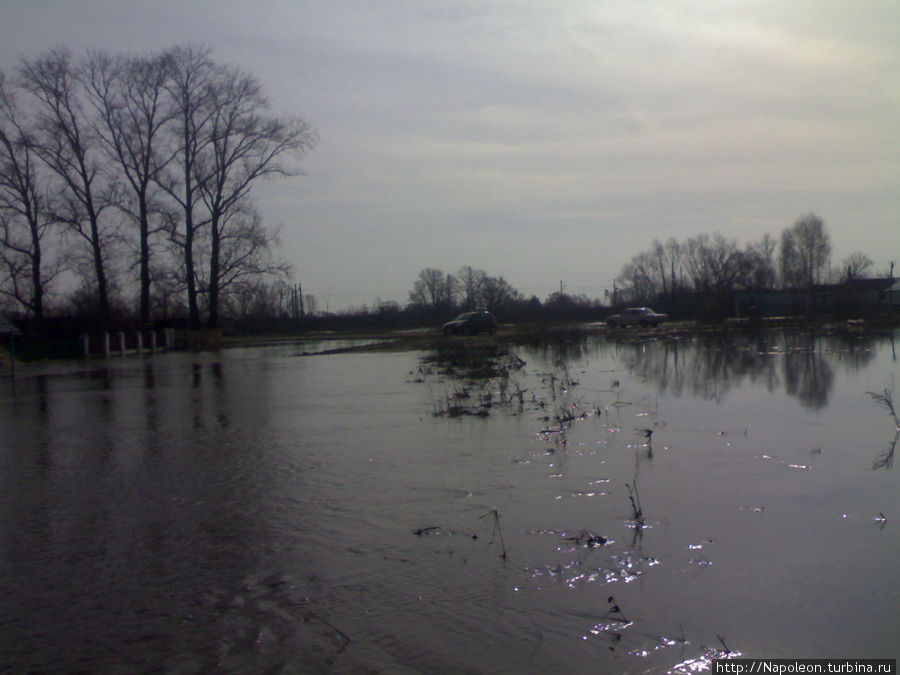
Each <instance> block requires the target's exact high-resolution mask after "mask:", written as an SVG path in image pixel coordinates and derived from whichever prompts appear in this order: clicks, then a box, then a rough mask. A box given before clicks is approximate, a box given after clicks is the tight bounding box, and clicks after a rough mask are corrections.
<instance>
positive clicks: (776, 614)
mask: <svg viewBox="0 0 900 675" xmlns="http://www.w3.org/2000/svg"><path fill="white" fill-rule="evenodd" d="M326 348H327V346H326ZM315 349H316V348H315V347H311V346H309V345H282V346H279V347H271V348H254V349H234V350H226V351H223V352H221V353H218V354H202V355H190V354H168V355H162V354H161V355H156V356H153V357H147V358H144V359H136V358H127V359H118V360H116V359H113V360H111V361H109V362H89V363H86V362H73V363H68V364H62V365H60V364H55V365H54V366H53V368H52V369H47V368H43V367H40V366H30V367H28V368H22V369H20V372H19V373H17V380H16V382H15V388H14V390H13V387H12V386H11V385H12V382H11V381H10V380H8V379H6V380H3V381H0V430H2V431H0V588H2V598H3V602H2V603H0V664H2V668H4V669H8V670H9V671H10V672H47V673H54V672H73V671H77V672H166V673H170V672H172V673H206V672H235V673H237V672H284V673H294V672H296V673H306V672H335V673H366V672H372V673H374V672H391V673H418V672H422V673H461V672H468V673H523V672H535V673H537V672H571V673H576V672H577V673H584V672H695V671H696V670H698V669H702V668H704V667H707V668H708V666H709V663H710V660H711V659H713V658H716V657H721V656H723V655H725V654H726V653H728V654H730V656H732V657H736V656H744V657H771V658H793V657H810V658H812V657H815V658H825V657H873V658H874V657H880V658H896V657H897V655H898V651H900V648H898V647H900V578H898V572H897V570H898V569H900V568H898V564H897V561H898V559H900V536H898V529H897V528H898V526H900V474H898V470H900V469H898V468H895V467H894V466H893V462H892V459H893V458H892V457H891V456H890V452H891V451H892V450H893V448H894V447H895V446H896V444H897V432H896V430H895V424H894V421H893V420H892V419H891V417H890V414H889V413H888V412H887V410H886V409H885V408H884V407H882V406H879V405H878V404H877V403H876V402H875V401H874V400H873V399H872V398H871V397H868V396H866V392H868V391H875V392H883V391H884V390H885V389H886V388H895V387H896V388H897V389H898V390H900V365H898V361H897V356H896V351H897V347H896V345H895V343H894V339H893V336H891V335H881V336H863V335H846V336H819V337H812V336H808V335H801V334H797V333H768V334H765V335H761V336H753V337H749V336H743V337H728V336H708V337H704V338H700V337H695V338H681V339H678V340H672V339H658V338H657V339H653V338H646V339H644V338H636V337H633V336H632V337H628V338H627V339H622V340H620V341H618V342H616V341H613V340H607V339H606V338H604V337H602V336H595V337H591V338H587V339H585V340H581V341H571V342H568V343H565V344H559V345H552V344H548V345H543V346H535V347H530V348H526V347H519V348H516V349H515V353H516V355H517V356H518V357H519V358H520V359H521V360H523V361H524V362H525V365H524V367H522V368H520V369H515V368H513V369H512V370H510V371H508V372H507V373H505V375H500V376H496V377H494V378H493V379H489V380H479V381H473V382H468V383H466V382H464V381H461V380H458V379H455V378H453V377H451V376H448V375H442V374H441V373H440V372H439V371H440V370H441V368H440V367H439V366H436V365H435V364H430V365H427V366H423V364H422V361H421V359H422V357H423V356H425V354H423V353H421V352H403V353H360V354H353V353H351V354H334V355H327V356H301V354H302V353H303V352H304V351H307V352H308V351H315ZM897 398H898V399H900V393H898V396H897ZM451 404H453V405H455V406H457V407H456V408H454V409H453V410H454V412H455V413H457V414H453V415H451V414H448V412H449V411H450V410H451V408H450V406H451ZM477 410H482V411H484V414H483V415H470V414H466V412H473V411H477ZM646 430H650V431H652V433H651V434H650V435H649V436H648V433H647V431H646ZM629 488H632V489H633V490H634V488H636V491H633V492H632V496H633V497H635V498H636V500H635V501H636V503H639V505H640V509H641V511H642V513H641V516H642V519H643V527H640V523H639V522H636V518H635V516H636V514H635V512H634V509H633V507H632V503H631V500H630V499H629ZM882 517H884V518H885V520H882ZM504 550H505V552H506V555H505V557H503V555H502V554H503V551H504ZM610 598H612V600H610Z"/></svg>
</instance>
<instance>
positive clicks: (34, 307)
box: [0, 73, 59, 319]
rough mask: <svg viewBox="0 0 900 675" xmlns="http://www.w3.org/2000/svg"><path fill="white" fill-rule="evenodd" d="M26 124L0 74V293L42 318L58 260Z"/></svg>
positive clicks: (44, 187) (45, 183)
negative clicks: (51, 248)
mask: <svg viewBox="0 0 900 675" xmlns="http://www.w3.org/2000/svg"><path fill="white" fill-rule="evenodd" d="M29 124H30V121H29V120H28V119H27V118H26V116H25V115H24V114H23V113H22V111H21V110H20V108H19V106H18V105H17V103H16V100H15V97H14V95H13V92H12V91H11V89H10V87H8V86H7V83H6V81H5V78H4V76H3V74H2V73H0V263H2V265H0V295H5V296H7V297H8V298H11V299H13V300H15V301H16V302H17V303H18V304H19V305H20V306H21V307H24V308H25V309H26V310H27V311H28V312H30V313H31V315H32V316H34V317H35V318H37V319H42V318H43V317H44V311H45V296H46V293H47V290H48V288H49V286H50V283H51V282H52V280H53V279H54V277H55V276H56V275H57V274H58V272H59V264H58V261H52V262H48V261H49V255H48V252H47V250H46V241H47V239H48V235H49V234H50V233H51V227H52V226H53V224H54V219H53V216H52V213H51V211H52V208H51V207H52V204H51V201H50V199H51V196H50V194H49V190H48V183H49V181H48V177H47V175H46V174H45V173H43V172H42V168H43V167H42V166H41V165H40V162H39V161H38V158H37V156H36V154H35V152H34V147H33V142H34V141H33V131H32V129H31V128H30V127H29Z"/></svg>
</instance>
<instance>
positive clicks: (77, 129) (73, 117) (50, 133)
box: [18, 48, 115, 321]
mask: <svg viewBox="0 0 900 675" xmlns="http://www.w3.org/2000/svg"><path fill="white" fill-rule="evenodd" d="M18 79H19V84H20V86H21V87H22V88H23V89H24V90H26V91H27V92H29V93H30V94H31V95H32V100H33V102H34V110H35V119H36V130H35V133H34V136H33V145H32V147H33V148H34V151H35V152H36V154H37V155H39V156H40V157H41V159H42V160H43V161H44V163H45V164H46V166H47V167H48V168H49V169H50V170H51V171H52V172H53V173H54V174H55V175H56V176H57V177H58V179H59V181H60V183H61V186H62V190H61V193H60V196H59V202H58V205H59V211H58V213H57V214H56V218H57V219H58V220H59V221H61V222H63V223H65V224H66V225H68V226H69V231H70V232H72V233H74V234H76V235H77V237H78V238H79V239H80V240H81V241H83V242H84V243H85V244H87V246H88V248H89V251H90V261H91V265H92V268H93V276H94V282H95V288H96V301H97V303H98V305H99V310H100V313H101V314H102V316H103V317H104V318H105V319H106V320H107V321H108V320H109V319H110V308H111V305H110V282H109V273H110V270H109V263H110V261H109V258H110V254H109V251H108V247H109V246H110V244H111V239H112V237H114V236H115V232H114V231H112V230H111V229H110V227H109V226H108V225H105V224H104V222H103V221H102V220H101V215H102V213H103V211H104V210H105V209H107V208H108V207H109V206H110V205H111V203H112V200H113V186H112V183H111V182H110V181H109V180H108V179H107V176H105V175H104V172H103V167H104V164H105V161H104V159H103V157H102V156H101V152H100V148H99V140H98V139H97V137H96V134H95V133H94V132H93V130H92V128H91V125H90V124H89V122H88V115H87V114H86V113H85V110H84V107H83V92H82V88H81V84H80V72H79V70H78V66H77V65H76V64H75V63H74V62H73V59H72V56H71V54H70V52H69V51H68V50H67V49H62V48H60V49H52V50H49V51H46V52H44V53H43V54H41V55H39V56H38V57H36V58H34V59H24V60H23V61H22V62H21V65H20V67H19V78H18Z"/></svg>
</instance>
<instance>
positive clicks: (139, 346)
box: [137, 331, 144, 356]
mask: <svg viewBox="0 0 900 675" xmlns="http://www.w3.org/2000/svg"><path fill="white" fill-rule="evenodd" d="M137 353H138V356H141V355H143V353H144V334H143V333H142V332H141V331H138V332H137Z"/></svg>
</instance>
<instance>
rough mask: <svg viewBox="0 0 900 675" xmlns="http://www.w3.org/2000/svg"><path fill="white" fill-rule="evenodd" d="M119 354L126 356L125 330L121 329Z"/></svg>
mask: <svg viewBox="0 0 900 675" xmlns="http://www.w3.org/2000/svg"><path fill="white" fill-rule="evenodd" d="M118 337H119V354H120V355H121V356H125V332H124V331H121V330H120V331H119V335H118Z"/></svg>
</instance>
